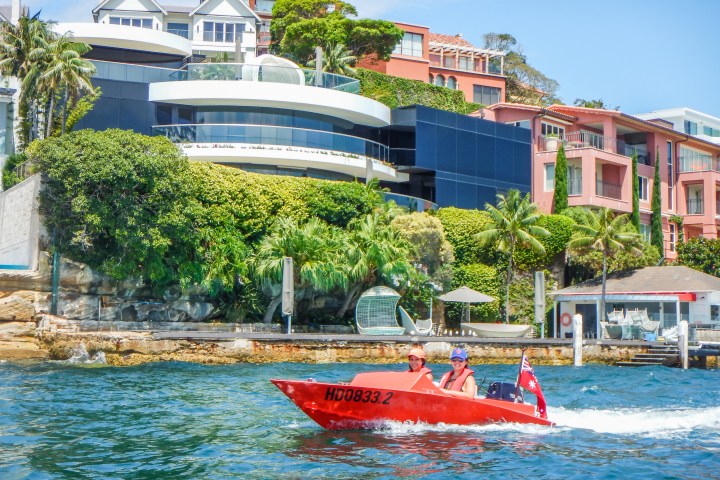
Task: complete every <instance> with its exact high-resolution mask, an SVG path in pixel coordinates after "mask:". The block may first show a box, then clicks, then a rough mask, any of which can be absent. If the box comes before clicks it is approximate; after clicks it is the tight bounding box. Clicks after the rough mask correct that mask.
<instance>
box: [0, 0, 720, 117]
mask: <svg viewBox="0 0 720 480" xmlns="http://www.w3.org/2000/svg"><path fill="white" fill-rule="evenodd" d="M4 3H9V1H8V2H4ZM97 3H98V0H25V1H24V4H26V5H28V6H29V7H30V10H31V12H32V13H34V12H36V11H37V10H39V9H41V8H42V17H43V18H45V19H52V20H56V21H61V22H63V21H64V22H72V21H83V22H84V21H92V17H91V13H90V12H91V10H92V8H93V7H94V6H95V5H97ZM161 3H166V4H173V5H181V4H186V5H196V4H197V3H198V0H167V1H164V2H161ZM349 3H352V4H353V5H355V6H356V7H357V8H358V11H359V14H360V16H361V17H368V18H383V19H386V20H394V21H402V22H407V23H413V24H418V25H424V26H427V27H430V30H431V31H432V32H435V33H445V34H451V35H454V34H458V33H461V34H462V35H463V37H465V39H466V40H468V41H469V42H471V43H473V44H475V45H478V46H481V45H482V35H483V34H484V33H487V32H496V33H510V34H512V35H513V36H514V37H515V38H516V39H517V40H518V44H519V45H520V46H521V48H522V51H523V53H524V54H525V55H526V56H527V59H528V62H529V63H530V64H531V65H532V66H534V67H535V68H537V69H538V70H540V71H541V72H543V73H544V74H545V75H547V76H548V77H550V78H553V79H555V80H557V81H558V83H559V84H560V89H559V91H558V93H559V96H560V98H561V99H562V100H563V101H564V102H565V103H569V104H571V103H572V102H573V101H574V100H575V99H576V98H585V99H597V98H602V99H603V100H604V101H605V103H606V105H610V106H612V107H615V106H619V107H620V110H622V111H623V112H625V113H629V114H633V113H644V112H649V111H653V110H660V109H664V108H672V107H681V106H684V107H690V108H693V109H695V110H699V111H701V112H704V113H707V114H710V115H713V116H716V117H720V62H718V56H717V51H718V48H719V46H720V28H718V26H717V21H718V19H720V1H718V0H684V1H680V0H604V1H602V2H582V1H577V0H574V1H573V0H555V1H544V2H542V1H537V0H506V1H501V2H498V1H487V0H443V1H442V2H439V1H437V0H354V1H353V0H350V2H349ZM438 5H442V7H438Z"/></svg>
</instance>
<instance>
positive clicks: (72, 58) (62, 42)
mask: <svg viewBox="0 0 720 480" xmlns="http://www.w3.org/2000/svg"><path fill="white" fill-rule="evenodd" d="M45 50H46V52H47V57H48V58H47V65H46V66H45V68H44V72H43V73H42V74H41V75H40V79H39V86H40V88H41V90H42V91H43V92H44V93H45V94H46V95H47V97H48V99H49V102H50V106H49V108H48V111H47V115H46V117H47V118H46V121H47V132H46V134H45V136H46V137H49V136H50V134H51V133H52V124H53V113H54V110H55V98H56V96H57V95H58V93H60V92H62V94H63V97H64V98H63V115H62V134H65V122H66V119H67V105H68V101H69V97H73V98H74V97H77V96H79V95H80V94H82V92H83V91H88V92H90V91H93V86H92V83H91V82H90V77H91V76H92V75H93V74H94V73H95V66H94V65H93V64H92V63H90V62H89V61H87V60H84V59H83V58H81V56H82V55H84V54H85V53H87V52H89V51H90V46H89V45H88V44H86V43H80V42H72V41H70V40H69V39H68V38H67V37H66V36H65V35H62V36H60V37H58V38H56V39H55V40H54V41H53V42H51V43H50V44H48V46H47V48H46V49H45Z"/></svg>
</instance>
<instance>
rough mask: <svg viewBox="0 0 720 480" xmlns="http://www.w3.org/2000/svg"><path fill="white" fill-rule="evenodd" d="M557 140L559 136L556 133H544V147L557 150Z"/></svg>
mask: <svg viewBox="0 0 720 480" xmlns="http://www.w3.org/2000/svg"><path fill="white" fill-rule="evenodd" d="M559 141H560V137H559V136H558V134H557V133H548V134H547V135H545V149H546V150H557V149H558V142H559Z"/></svg>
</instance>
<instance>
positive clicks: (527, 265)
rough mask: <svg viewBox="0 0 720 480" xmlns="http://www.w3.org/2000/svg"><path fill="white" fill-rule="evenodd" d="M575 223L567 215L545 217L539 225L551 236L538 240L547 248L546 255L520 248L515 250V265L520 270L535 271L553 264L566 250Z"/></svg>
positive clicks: (539, 221) (541, 218)
mask: <svg viewBox="0 0 720 480" xmlns="http://www.w3.org/2000/svg"><path fill="white" fill-rule="evenodd" d="M574 224H575V222H574V221H573V220H572V219H571V218H569V217H567V216H565V215H543V216H542V217H540V220H538V223H537V225H538V226H539V227H543V228H544V229H546V230H547V231H549V232H550V236H548V237H541V238H539V239H538V240H539V241H540V243H542V245H543V247H545V254H544V255H540V254H537V253H534V252H533V251H532V250H530V249H529V248H524V247H518V248H517V250H515V255H514V260H515V264H516V265H517V266H518V268H519V269H520V270H526V271H527V270H533V269H535V268H536V267H544V266H547V265H549V264H550V263H552V261H553V259H554V257H555V256H556V255H557V254H558V253H560V252H562V251H564V250H565V247H566V246H567V244H568V241H569V240H570V237H571V236H572V233H573V225H574Z"/></svg>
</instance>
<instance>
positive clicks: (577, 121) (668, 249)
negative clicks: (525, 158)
mask: <svg viewBox="0 0 720 480" xmlns="http://www.w3.org/2000/svg"><path fill="white" fill-rule="evenodd" d="M477 115H482V116H484V117H485V118H487V119H489V120H494V121H497V122H501V123H510V124H515V125H518V126H522V127H525V128H529V129H530V130H531V132H532V138H533V161H532V169H533V172H532V179H533V180H532V196H533V201H535V202H536V203H537V204H538V205H539V206H540V209H541V210H542V211H544V212H551V211H552V207H553V206H552V199H553V192H554V181H555V160H556V157H557V150H558V147H559V145H560V143H562V144H563V145H564V148H565V153H566V156H567V160H568V193H569V198H568V203H569V205H570V206H596V207H609V208H611V209H613V210H615V211H618V212H624V213H629V212H632V158H631V156H632V154H633V153H637V155H638V177H639V185H640V222H641V233H643V234H645V235H646V236H648V237H649V235H650V217H651V204H650V202H651V199H652V191H653V177H654V168H655V162H656V161H659V162H660V182H661V193H662V217H663V218H662V225H663V232H664V237H665V251H664V252H663V253H664V255H665V257H666V258H668V259H673V258H675V256H676V254H675V242H676V240H677V238H678V233H679V232H678V225H677V224H676V223H675V222H672V221H670V217H672V216H674V215H678V216H681V217H682V218H683V230H684V234H685V238H691V237H695V236H704V237H707V238H718V237H719V236H720V235H719V233H718V232H719V230H720V145H716V144H714V143H711V142H708V141H705V140H702V139H699V138H697V137H693V136H691V135H687V134H685V133H682V132H678V131H676V130H673V129H672V125H670V124H668V123H667V122H665V121H662V120H649V121H646V120H641V119H639V118H636V117H633V116H630V115H627V114H624V113H622V112H619V111H615V110H599V109H592V108H582V107H571V106H566V105H553V106H551V107H547V108H543V107H536V106H530V105H518V104H508V103H498V104H495V105H491V106H490V107H487V108H485V109H484V110H482V111H481V112H478V113H477Z"/></svg>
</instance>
